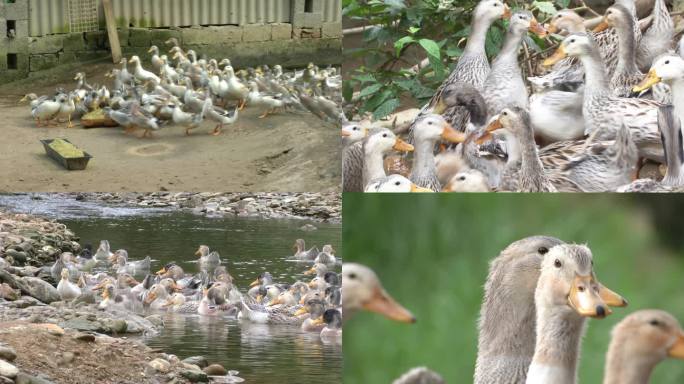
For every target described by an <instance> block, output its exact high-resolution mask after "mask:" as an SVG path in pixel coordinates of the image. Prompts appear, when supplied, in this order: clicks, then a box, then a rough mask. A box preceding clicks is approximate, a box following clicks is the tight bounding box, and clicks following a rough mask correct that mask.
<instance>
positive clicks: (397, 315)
mask: <svg viewBox="0 0 684 384" xmlns="http://www.w3.org/2000/svg"><path fill="white" fill-rule="evenodd" d="M363 309H365V310H367V311H370V312H375V313H379V314H381V315H384V316H386V317H387V318H389V319H392V320H394V321H399V322H402V323H415V322H416V318H415V317H413V314H411V312H409V311H408V310H407V309H406V308H404V307H402V306H401V305H400V304H399V303H397V302H396V301H394V299H393V298H392V297H390V295H388V294H387V292H385V291H384V290H383V289H381V288H376V290H375V292H374V293H373V297H371V299H370V300H368V301H367V302H366V303H365V304H364V305H363Z"/></svg>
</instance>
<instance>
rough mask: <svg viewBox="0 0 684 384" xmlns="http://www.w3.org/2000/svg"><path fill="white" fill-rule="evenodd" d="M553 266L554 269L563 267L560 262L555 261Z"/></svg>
mask: <svg viewBox="0 0 684 384" xmlns="http://www.w3.org/2000/svg"><path fill="white" fill-rule="evenodd" d="M553 265H554V266H555V267H556V268H560V267H562V266H563V263H561V261H560V260H558V259H556V261H554V262H553Z"/></svg>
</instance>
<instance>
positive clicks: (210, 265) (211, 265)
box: [195, 245, 221, 275]
mask: <svg viewBox="0 0 684 384" xmlns="http://www.w3.org/2000/svg"><path fill="white" fill-rule="evenodd" d="M195 256H199V267H200V271H202V272H205V273H207V274H209V275H211V274H213V273H214V269H216V267H218V266H219V265H220V264H221V257H220V255H219V253H218V252H216V251H210V250H209V247H208V246H206V245H200V246H199V248H197V251H195Z"/></svg>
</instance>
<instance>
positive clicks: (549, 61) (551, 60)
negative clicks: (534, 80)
mask: <svg viewBox="0 0 684 384" xmlns="http://www.w3.org/2000/svg"><path fill="white" fill-rule="evenodd" d="M567 56H568V54H567V53H565V48H563V46H562V45H561V46H560V47H558V49H556V52H554V53H553V55H551V56H549V57H547V58H546V60H544V62H543V63H542V65H543V66H545V67H550V66H552V65H554V64H556V63H557V62H559V61H561V60H563V59H565V58H566V57H567Z"/></svg>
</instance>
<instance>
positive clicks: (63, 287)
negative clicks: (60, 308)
mask: <svg viewBox="0 0 684 384" xmlns="http://www.w3.org/2000/svg"><path fill="white" fill-rule="evenodd" d="M61 275H62V279H61V280H60V281H59V283H58V284H57V293H58V294H59V297H60V298H61V299H62V301H71V300H73V299H75V298H77V297H79V296H81V288H79V286H78V285H76V284H74V283H72V282H71V281H69V270H68V269H66V268H62V274H61Z"/></svg>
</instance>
